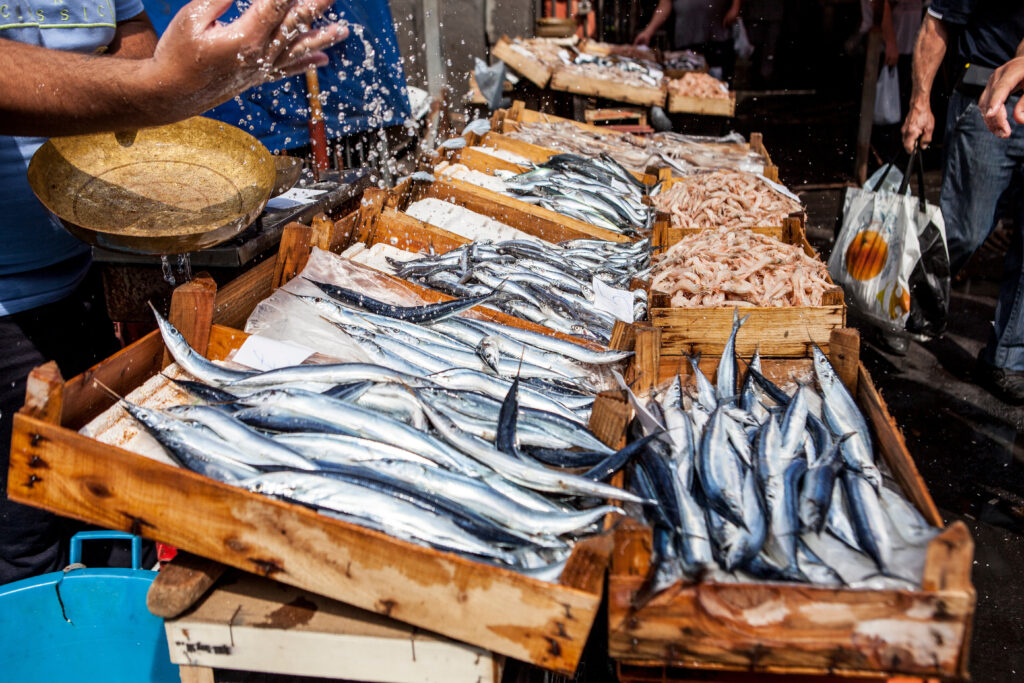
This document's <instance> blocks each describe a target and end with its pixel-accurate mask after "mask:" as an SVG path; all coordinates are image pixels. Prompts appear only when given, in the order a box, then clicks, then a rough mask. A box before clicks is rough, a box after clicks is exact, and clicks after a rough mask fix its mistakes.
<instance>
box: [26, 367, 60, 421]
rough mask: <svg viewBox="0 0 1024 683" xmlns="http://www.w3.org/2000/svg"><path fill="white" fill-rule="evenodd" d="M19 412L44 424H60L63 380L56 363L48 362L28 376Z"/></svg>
mask: <svg viewBox="0 0 1024 683" xmlns="http://www.w3.org/2000/svg"><path fill="white" fill-rule="evenodd" d="M21 412H23V413H25V414H26V415H31V416H32V417H34V418H37V419H39V420H43V421H44V422H49V423H51V424H60V422H61V416H62V415H63V413H64V378H63V377H62V376H61V374H60V368H58V367H57V362H56V361H52V360H51V361H48V362H47V363H44V364H43V365H40V366H39V367H37V368H35V369H33V370H32V372H30V373H29V374H28V379H27V380H26V383H25V405H24V406H22V408H21Z"/></svg>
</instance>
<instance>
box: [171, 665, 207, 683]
mask: <svg viewBox="0 0 1024 683" xmlns="http://www.w3.org/2000/svg"><path fill="white" fill-rule="evenodd" d="M178 675H179V676H180V677H181V683H214V680H215V679H214V677H213V669H211V668H210V667H208V666H192V665H190V664H182V665H180V666H179V667H178Z"/></svg>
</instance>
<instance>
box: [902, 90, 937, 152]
mask: <svg viewBox="0 0 1024 683" xmlns="http://www.w3.org/2000/svg"><path fill="white" fill-rule="evenodd" d="M901 132H902V133H903V149H905V150H907V153H910V152H913V151H914V143H916V142H918V141H920V143H921V149H926V148H927V147H928V145H930V144H931V142H932V134H933V133H934V132H935V116H934V115H933V114H932V108H931V106H930V104H929V103H928V102H921V101H919V100H918V101H914V102H911V103H910V113H909V114H907V120H906V121H904V122H903V129H902V131H901Z"/></svg>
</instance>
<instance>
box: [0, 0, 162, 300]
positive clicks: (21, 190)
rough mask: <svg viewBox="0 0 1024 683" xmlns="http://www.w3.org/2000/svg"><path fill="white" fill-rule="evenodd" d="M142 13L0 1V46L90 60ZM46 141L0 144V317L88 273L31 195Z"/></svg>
mask: <svg viewBox="0 0 1024 683" xmlns="http://www.w3.org/2000/svg"><path fill="white" fill-rule="evenodd" d="M142 9H143V7H142V2H141V0H0V38H3V39H7V40H14V41H17V42H19V43H28V44H30V45H39V46H41V47H47V48H51V49H54V50H69V51H72V52H81V53H84V54H92V53H94V52H98V51H100V50H101V49H103V48H105V47H106V46H107V45H109V44H110V41H112V40H113V39H114V34H115V31H116V29H117V22H118V21H124V20H126V19H130V18H132V17H134V16H136V15H138V14H139V13H141V12H142ZM66 77H67V78H74V74H73V73H69V74H67V76H66ZM45 141H46V139H45V138H28V137H10V136H0V206H2V207H3V210H2V211H0V244H2V246H0V316H3V315H9V314H11V313H18V312H20V311H25V310H28V309H30V308H35V307H37V306H42V305H44V304H48V303H51V302H54V301H57V300H59V299H61V298H63V297H64V296H67V295H68V294H69V293H71V291H72V290H73V289H74V288H75V286H77V285H78V283H79V282H80V281H81V279H82V278H83V277H84V276H85V271H86V269H87V268H88V265H89V258H88V253H89V248H88V247H87V246H86V245H84V244H83V243H81V242H79V241H78V240H77V239H75V238H74V237H72V236H71V235H70V234H69V233H67V232H66V231H65V230H64V228H62V227H61V226H60V223H59V222H58V221H57V219H56V218H54V217H52V216H51V215H50V213H49V212H47V211H46V209H45V208H43V205H42V204H40V203H39V200H37V199H36V197H35V195H34V194H32V189H31V188H30V187H29V184H28V178H27V177H26V175H25V172H26V170H27V169H28V162H29V161H30V160H31V159H32V155H33V154H34V153H35V151H36V150H37V149H38V148H39V146H40V145H41V144H43V143H44V142H45Z"/></svg>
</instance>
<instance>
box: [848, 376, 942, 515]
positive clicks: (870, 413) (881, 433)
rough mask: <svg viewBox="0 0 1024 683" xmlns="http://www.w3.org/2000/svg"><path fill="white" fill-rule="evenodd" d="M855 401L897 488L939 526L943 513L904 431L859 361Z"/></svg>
mask: <svg viewBox="0 0 1024 683" xmlns="http://www.w3.org/2000/svg"><path fill="white" fill-rule="evenodd" d="M855 395H856V397H857V403H858V404H859V405H860V406H861V410H863V411H864V416H865V417H866V418H867V419H868V422H869V423H870V424H871V427H872V430H871V431H872V432H873V434H874V437H875V443H876V444H877V446H878V451H879V453H881V455H882V457H883V458H884V459H885V462H886V464H887V465H889V469H890V470H891V471H892V474H893V477H894V478H895V479H896V481H897V482H898V483H899V485H900V488H902V489H903V491H904V492H905V493H906V494H907V496H908V497H909V498H910V501H911V502H912V503H913V504H914V505H915V506H916V507H917V509H918V510H920V512H921V514H922V515H924V517H925V519H927V520H928V522H929V523H930V524H933V525H935V526H942V515H940V514H939V509H938V508H937V507H936V506H935V501H933V500H932V497H931V495H930V494H929V493H928V487H927V485H925V483H924V479H922V478H921V474H920V473H919V472H918V471H917V465H916V464H915V463H914V461H913V459H911V458H910V457H909V456H907V444H906V442H905V441H904V440H903V432H901V431H900V428H899V427H898V426H897V425H896V420H894V419H893V417H892V415H890V414H889V409H888V407H887V406H886V405H885V401H883V400H882V395H881V394H879V393H878V390H877V389H876V388H875V384H874V382H873V381H871V375H869V374H868V371H867V370H866V369H865V368H864V365H863V364H861V365H860V367H859V368H858V377H857V393H856V394H855Z"/></svg>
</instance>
